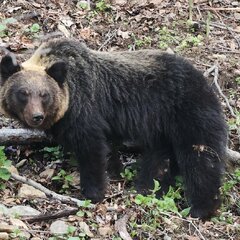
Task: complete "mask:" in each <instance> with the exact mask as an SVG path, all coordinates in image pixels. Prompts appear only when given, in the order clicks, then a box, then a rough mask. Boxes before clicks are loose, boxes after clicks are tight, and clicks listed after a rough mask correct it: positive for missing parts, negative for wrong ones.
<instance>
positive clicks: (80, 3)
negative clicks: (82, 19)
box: [76, 1, 88, 10]
mask: <svg viewBox="0 0 240 240" xmlns="http://www.w3.org/2000/svg"><path fill="white" fill-rule="evenodd" d="M76 6H77V7H78V8H80V9H83V10H86V9H87V8H88V4H87V2H83V1H79V2H77V5H76Z"/></svg>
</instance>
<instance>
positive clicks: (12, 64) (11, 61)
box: [0, 54, 21, 83]
mask: <svg viewBox="0 0 240 240" xmlns="http://www.w3.org/2000/svg"><path fill="white" fill-rule="evenodd" d="M20 69H21V68H20V65H19V64H18V63H17V62H16V59H15V58H14V57H13V56H11V55H10V54H8V55H6V56H4V57H3V58H2V60H1V63H0V75H1V83H4V82H5V81H6V80H7V79H8V78H9V77H10V76H11V75H13V74H14V73H15V72H18V71H20Z"/></svg>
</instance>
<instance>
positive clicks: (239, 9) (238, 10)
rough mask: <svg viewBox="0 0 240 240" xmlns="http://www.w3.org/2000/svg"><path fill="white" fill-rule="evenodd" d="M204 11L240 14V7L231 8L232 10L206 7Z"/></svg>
mask: <svg viewBox="0 0 240 240" xmlns="http://www.w3.org/2000/svg"><path fill="white" fill-rule="evenodd" d="M204 10H210V11H235V12H240V8H239V7H230V8H224V7H218V8H213V7H206V8H204Z"/></svg>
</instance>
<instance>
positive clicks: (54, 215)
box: [21, 208, 79, 223]
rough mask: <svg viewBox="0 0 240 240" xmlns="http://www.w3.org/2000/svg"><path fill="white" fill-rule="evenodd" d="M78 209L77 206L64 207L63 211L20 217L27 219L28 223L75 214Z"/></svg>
mask: <svg viewBox="0 0 240 240" xmlns="http://www.w3.org/2000/svg"><path fill="white" fill-rule="evenodd" d="M78 211H79V208H71V209H65V210H63V211H59V212H55V213H46V214H39V215H34V216H24V217H22V218H21V220H23V221H27V222H28V223H34V222H41V221H48V220H52V219H58V218H62V217H68V216H70V215H75V214H76V213H77V212H78Z"/></svg>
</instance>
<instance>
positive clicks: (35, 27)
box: [30, 23, 41, 33]
mask: <svg viewBox="0 0 240 240" xmlns="http://www.w3.org/2000/svg"><path fill="white" fill-rule="evenodd" d="M40 28H41V27H40V25H39V24H38V23H34V24H33V25H32V26H31V27H30V31H31V33H37V32H39V31H40Z"/></svg>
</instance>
